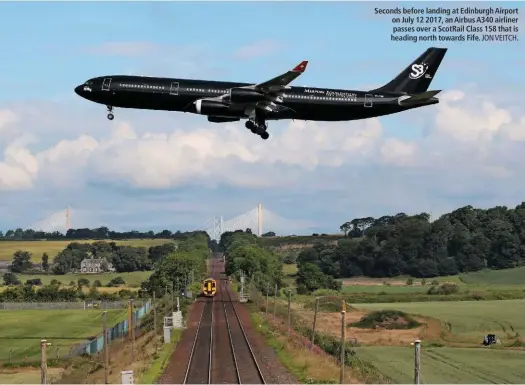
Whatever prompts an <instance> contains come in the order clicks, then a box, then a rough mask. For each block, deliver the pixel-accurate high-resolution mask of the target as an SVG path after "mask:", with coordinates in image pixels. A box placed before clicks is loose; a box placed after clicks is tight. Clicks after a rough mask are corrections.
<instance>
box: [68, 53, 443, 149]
mask: <svg viewBox="0 0 525 385" xmlns="http://www.w3.org/2000/svg"><path fill="white" fill-rule="evenodd" d="M446 52H447V49H446V48H429V49H427V50H426V51H425V52H423V54H421V56H419V57H418V58H417V59H416V60H414V61H413V62H412V63H411V64H410V65H409V66H408V67H407V68H405V69H404V70H403V72H401V73H400V74H399V75H398V76H397V77H396V78H394V79H393V80H392V81H390V82H389V83H387V84H385V85H384V86H382V87H379V88H376V89H374V90H370V91H350V90H339V89H328V88H313V87H291V86H289V84H290V83H291V82H292V81H293V80H295V79H296V78H297V77H298V76H299V75H301V74H302V73H303V72H304V71H305V69H306V66H307V64H308V61H303V62H302V63H301V64H299V65H297V66H296V67H295V68H294V69H293V70H291V71H288V72H286V73H284V74H282V75H280V76H277V77H275V78H273V79H271V80H268V81H266V82H263V83H259V84H250V83H237V82H223V81H208V80H192V79H172V78H158V77H146V76H127V75H109V76H100V77H97V78H93V79H90V80H88V81H87V82H85V83H84V84H82V85H80V86H78V87H76V88H75V92H76V93H77V94H78V95H80V96H82V97H83V98H85V99H88V100H91V101H93V102H96V103H100V104H105V105H106V106H107V108H108V119H109V120H113V118H114V115H113V107H123V108H138V109H148V110H166V111H181V112H191V113H194V114H201V115H207V116H208V120H209V121H210V122H214V123H223V122H235V121H239V120H241V119H248V121H247V122H246V128H248V129H250V130H251V131H252V132H253V133H254V134H258V135H260V136H261V138H263V139H268V137H269V136H270V135H269V134H268V132H267V128H268V125H267V123H266V121H267V120H280V119H298V120H317V121H345V120H356V119H365V118H371V117H376V116H383V115H390V114H394V113H396V112H401V111H406V110H410V109H412V108H417V107H423V106H428V105H431V104H436V103H439V99H438V98H436V97H435V95H437V94H438V93H439V92H441V90H438V91H427V90H428V87H429V85H430V82H431V81H432V79H433V78H434V76H435V74H436V71H437V69H438V67H439V65H440V64H441V61H442V60H443V57H444V56H445V53H446Z"/></svg>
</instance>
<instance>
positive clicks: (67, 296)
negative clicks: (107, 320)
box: [0, 273, 142, 302]
mask: <svg viewBox="0 0 525 385" xmlns="http://www.w3.org/2000/svg"><path fill="white" fill-rule="evenodd" d="M4 283H6V284H9V285H14V286H10V287H8V288H6V289H5V290H4V291H2V292H0V302H74V301H86V300H93V301H119V300H123V299H129V298H137V297H141V296H142V293H141V292H138V293H137V292H135V291H132V290H127V289H122V290H119V291H118V292H116V293H108V292H100V291H99V290H98V287H99V286H98V285H96V284H94V285H93V286H91V288H90V289H89V291H87V292H85V291H84V290H83V288H84V287H86V286H85V285H83V284H82V283H78V284H74V282H73V285H71V283H70V285H69V286H67V287H66V286H63V285H62V284H61V282H59V281H57V280H52V281H51V283H50V284H49V285H42V283H41V282H40V280H38V278H36V279H30V280H28V281H27V282H25V283H24V284H22V283H21V282H20V281H19V280H18V278H17V277H16V276H15V275H14V274H13V273H5V274H4ZM117 286H118V285H117Z"/></svg>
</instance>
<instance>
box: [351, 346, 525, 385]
mask: <svg viewBox="0 0 525 385" xmlns="http://www.w3.org/2000/svg"><path fill="white" fill-rule="evenodd" d="M356 352H357V356H358V357H359V358H360V359H362V360H364V361H368V362H371V363H373V365H374V366H375V367H376V368H377V369H378V370H379V371H380V372H381V373H383V374H384V375H386V376H388V377H390V378H391V379H392V380H393V381H394V382H396V383H398V384H409V383H413V381H414V348H413V347H410V346H407V347H406V348H405V347H384V346H371V347H358V348H356ZM523 360H525V351H522V350H501V349H492V348H447V347H442V348H425V347H422V348H421V372H420V373H421V383H423V384H446V383H452V384H487V383H493V384H497V383H499V384H501V383H508V384H518V383H521V382H523V378H525V365H523Z"/></svg>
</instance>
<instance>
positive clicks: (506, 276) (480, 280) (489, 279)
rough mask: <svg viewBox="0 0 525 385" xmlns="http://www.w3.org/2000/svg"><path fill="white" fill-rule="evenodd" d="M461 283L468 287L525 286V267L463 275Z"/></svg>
mask: <svg viewBox="0 0 525 385" xmlns="http://www.w3.org/2000/svg"><path fill="white" fill-rule="evenodd" d="M459 277H460V279H461V281H463V282H465V283H466V284H468V285H501V286H509V285H525V266H523V267H516V268H515V269H505V270H483V271H476V272H475V273H469V274H461V275H460V276H459Z"/></svg>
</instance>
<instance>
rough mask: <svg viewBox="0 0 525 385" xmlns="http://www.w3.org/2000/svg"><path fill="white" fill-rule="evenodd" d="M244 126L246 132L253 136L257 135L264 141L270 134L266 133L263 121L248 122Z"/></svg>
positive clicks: (265, 125)
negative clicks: (248, 131)
mask: <svg viewBox="0 0 525 385" xmlns="http://www.w3.org/2000/svg"><path fill="white" fill-rule="evenodd" d="M245 125H246V128H247V129H248V130H250V131H251V132H252V133H254V134H257V135H259V136H260V137H261V138H263V139H264V140H266V139H268V138H269V137H270V134H269V133H268V131H266V130H267V129H268V125H267V124H266V123H265V122H264V121H260V122H256V121H254V120H248V121H247V122H246V124H245Z"/></svg>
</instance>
